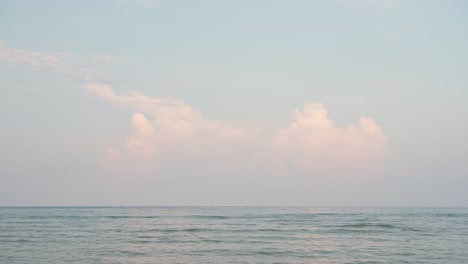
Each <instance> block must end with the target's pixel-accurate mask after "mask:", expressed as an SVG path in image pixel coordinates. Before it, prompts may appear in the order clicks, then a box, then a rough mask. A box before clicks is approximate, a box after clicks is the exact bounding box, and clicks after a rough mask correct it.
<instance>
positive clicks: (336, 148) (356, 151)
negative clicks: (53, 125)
mask: <svg viewBox="0 0 468 264" xmlns="http://www.w3.org/2000/svg"><path fill="white" fill-rule="evenodd" d="M85 88H86V89H88V90H89V91H92V92H94V93H95V94H97V95H99V96H100V97H102V98H103V99H105V100H107V101H111V102H115V103H118V104H120V105H122V106H124V107H128V108H131V109H133V110H136V111H138V113H135V114H134V115H133V117H132V126H133V132H132V133H131V135H129V136H128V139H127V141H126V143H125V144H122V145H121V146H118V147H110V148H109V151H108V154H107V158H106V160H107V161H108V162H111V163H112V162H113V161H112V157H113V156H116V153H118V154H119V155H118V156H119V160H118V162H114V163H113V165H116V166H119V165H122V164H127V165H128V164H132V163H134V162H135V159H134V157H139V159H138V162H139V164H140V166H141V165H142V164H141V163H140V162H141V161H142V160H146V161H147V162H148V163H149V164H152V165H155V164H169V163H172V162H173V161H174V160H177V161H179V163H180V164H185V165H186V166H189V164H197V168H198V169H204V168H206V167H209V166H210V164H213V163H214V162H216V163H221V164H225V166H224V170H227V171H228V170H239V168H242V167H246V168H248V169H249V170H252V169H254V170H257V171H265V172H267V173H269V174H272V175H273V174H275V175H291V174H296V175H304V176H310V177H316V178H320V177H322V176H327V177H332V176H333V177H338V176H340V175H344V176H346V175H362V176H363V177H369V176H375V175H377V174H378V173H379V169H381V167H382V162H383V153H384V149H385V145H386V142H387V136H386V135H385V133H384V132H383V130H382V128H381V127H380V126H379V125H378V124H377V123H376V122H375V120H373V119H372V118H370V117H361V118H360V119H359V122H358V123H357V124H350V125H348V126H344V127H339V126H336V125H335V124H334V123H333V121H332V120H331V119H330V118H329V117H328V113H327V110H326V108H325V106H324V105H323V104H321V103H318V104H305V105H304V107H303V109H297V110H295V111H294V112H293V115H292V120H291V122H290V123H289V124H287V125H285V126H284V127H282V128H280V129H278V130H277V131H274V132H266V131H269V130H268V129H263V130H261V129H258V128H252V127H248V126H243V125H236V124H229V123H225V122H219V121H213V120H209V119H206V118H205V117H204V116H203V115H202V114H201V113H200V112H198V111H196V110H194V109H193V108H192V107H191V106H189V105H188V104H186V103H184V102H182V101H179V100H174V99H163V98H154V97H150V96H147V95H144V94H142V93H139V92H129V93H128V94H125V95H119V94H117V93H116V92H115V91H114V90H113V89H112V88H111V87H110V86H108V85H102V84H95V83H89V84H86V85H85ZM122 155H123V156H124V157H125V158H124V160H122ZM157 167H158V166H153V167H152V168H153V169H154V170H155V171H152V172H153V173H155V174H157Z"/></svg>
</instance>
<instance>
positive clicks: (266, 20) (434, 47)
mask: <svg viewBox="0 0 468 264" xmlns="http://www.w3.org/2000/svg"><path fill="white" fill-rule="evenodd" d="M0 40H1V41H2V42H3V44H2V45H0V123H1V124H2V125H1V130H0V145H1V146H2V147H1V149H0V183H1V184H0V205H119V204H124V205H125V204H135V205H138V204H141V205H172V204H180V205H203V204H208V205H210V204H217V205H218V204H219V205H228V204H231V205H232V204H234V205H258V204H266V205H403V206H413V205H427V206H430V205H434V206H438V205H449V206H468V203H467V202H466V201H468V193H467V192H466V189H467V188H468V165H467V164H466V161H467V160H468V150H467V149H468V137H467V136H466V135H468V118H467V114H468V2H466V1H461V0H460V1H416V0H408V1H403V0H324V1H299V0H297V1H217V0H216V1H215V0H212V1H188V0H186V1H176V0H174V1H170V0H160V1H151V0H140V1H137V0H120V1H104V0H102V1H3V0H0ZM33 52H37V53H36V55H32V54H33ZM2 54H3V55H2ZM37 54H41V55H37ZM43 55H44V56H45V55H48V56H52V57H54V59H57V58H58V59H60V62H59V63H57V64H53V65H52V64H47V63H52V62H50V61H49V59H47V58H46V59H40V61H30V60H27V58H26V57H27V56H43ZM2 56H3V57H2ZM104 56H112V57H104ZM28 58H30V57H28ZM34 58H35V59H36V60H39V59H38V57H34ZM41 58H42V57H41ZM85 75H86V76H85ZM89 83H95V84H99V85H101V86H96V87H97V88H96V87H95V88H92V89H91V92H90V90H89V89H88V90H87V89H84V87H86V85H87V84H89ZM103 85H106V86H109V87H111V89H112V90H113V91H115V92H116V93H118V94H123V95H124V94H125V93H126V92H127V91H129V90H133V91H139V92H141V93H143V94H145V95H147V96H151V97H153V98H170V99H171V100H175V101H177V102H179V101H183V102H185V104H187V105H189V106H191V107H192V108H193V109H194V110H196V111H198V112H200V113H202V115H203V118H204V119H203V120H205V119H206V120H214V121H216V122H218V123H216V124H217V125H214V126H215V127H216V128H212V123H210V122H211V121H210V122H208V121H206V122H205V121H199V119H198V117H192V115H191V112H189V113H185V112H184V114H183V115H184V117H183V118H181V119H183V120H184V122H185V121H187V122H188V123H190V124H195V125H194V127H203V128H202V129H201V130H197V128H194V130H193V131H192V132H193V133H194V135H201V134H203V135H205V134H206V135H208V138H210V137H216V136H217V135H221V134H222V135H225V134H224V133H227V132H226V131H228V130H229V129H227V128H225V125H226V126H228V125H227V124H229V125H232V124H235V126H236V128H238V129H240V130H242V131H244V130H245V131H247V132H245V133H246V135H247V136H245V137H243V138H242V139H239V142H241V143H239V142H237V141H236V142H237V143H232V142H230V141H229V142H227V139H225V138H223V139H220V141H215V143H213V142H211V141H206V139H203V140H202V139H200V138H196V137H195V136H194V137H193V138H191V139H190V140H189V139H187V138H184V139H181V138H177V139H174V138H173V135H172V134H171V133H169V132H167V134H164V133H163V132H158V131H159V130H158V129H159V127H162V128H161V129H162V130H164V129H166V128H167V129H169V128H171V129H172V128H174V126H175V123H170V124H169V123H167V122H169V121H167V120H164V122H165V123H164V125H163V123H161V122H162V121H160V120H159V121H158V120H156V119H157V118H158V113H157V111H160V110H153V109H146V108H145V106H144V105H125V104H124V103H115V102H113V101H115V98H117V97H115V96H114V97H112V96H109V95H107V97H106V96H103V95H102V94H101V95H100V96H96V93H97V94H98V95H99V91H102V89H103V88H102V87H103ZM93 87H94V86H93ZM93 89H94V90H93ZM96 89H97V90H96ZM100 89H101V90H100ZM121 98H123V97H121ZM125 98H126V99H125V100H127V99H130V98H131V99H132V100H135V98H136V97H131V96H129V97H125ZM103 99H104V100H103ZM138 100H140V99H138ZM165 100H166V99H165ZM171 102H172V101H171ZM140 103H141V102H140ZM306 103H323V104H324V107H325V108H326V109H327V110H328V117H329V119H331V120H333V122H334V124H335V126H336V127H337V128H345V127H346V126H347V125H348V124H355V125H356V124H357V123H358V119H359V118H360V117H371V118H372V119H373V120H375V122H376V124H378V126H380V127H381V132H379V133H380V134H379V135H377V136H379V138H380V136H381V137H382V138H384V137H385V138H386V139H387V141H386V143H385V144H384V143H382V145H379V147H375V146H374V145H373V144H374V141H372V140H371V139H369V140H368V141H366V140H364V139H362V138H361V137H363V138H365V137H366V136H365V134H364V135H355V134H351V133H348V134H346V133H345V135H343V136H339V137H338V136H336V137H335V136H330V138H332V139H330V138H329V137H328V136H323V135H324V134H326V135H332V134H333V133H334V132H333V131H335V130H333V131H332V130H326V131H325V130H324V132H320V133H319V134H314V133H315V132H313V131H312V132H311V131H309V132H311V133H309V132H307V133H308V134H307V133H305V132H304V133H305V134H300V136H299V137H302V136H303V137H304V141H298V142H302V143H297V142H296V143H295V144H296V145H301V144H308V143H307V142H309V143H310V142H311V141H314V140H316V141H317V142H319V143H314V144H316V145H310V146H309V145H308V147H305V148H304V149H305V150H304V149H302V150H301V151H304V153H302V152H301V151H299V150H298V149H296V147H297V146H296V145H294V144H293V143H291V144H292V145H294V147H293V146H292V145H288V146H287V147H285V146H283V145H281V148H280V147H278V144H279V143H278V141H275V140H277V138H278V137H279V136H278V135H289V136H290V137H293V138H294V137H298V136H297V135H296V134H294V133H295V132H294V133H293V132H291V131H289V130H287V129H286V128H287V127H288V126H289V125H288V124H289V123H291V118H292V117H291V113H292V111H294V109H299V110H302V109H303V108H304V107H303V105H304V104H306ZM145 104H148V102H146V103H145ZM121 106H123V107H121ZM166 110H167V111H178V110H175V109H172V108H171V109H166ZM166 110H164V111H166ZM304 111H305V110H304ZM139 112H141V113H143V114H144V116H145V117H146V119H148V120H149V122H150V123H151V124H152V126H154V128H155V129H156V130H157V132H155V133H156V134H155V135H153V136H147V135H143V136H142V135H140V134H138V131H137V132H132V129H131V125H129V122H130V121H129V120H130V119H132V115H133V114H134V113H139ZM174 113H175V112H171V115H170V120H172V121H170V122H176V121H177V120H179V119H178V118H180V117H179V115H178V114H177V118H176V117H173V114H174ZM186 114H187V115H190V117H187V116H185V115H186ZM174 115H175V114H174ZM153 116H154V120H153V119H152V118H153ZM134 117H135V116H134ZM173 119H174V120H176V121H174V120H173ZM133 120H134V122H137V123H134V126H135V124H137V125H136V126H138V124H140V123H138V120H137V121H135V119H133ZM179 121H180V120H179ZM207 127H209V128H207ZM252 127H255V128H254V129H253V128H252ZM203 129H208V130H203ZM256 129H257V130H261V131H262V132H252V131H257V130H256ZM168 131H169V130H168ZM229 131H230V130H229ZM265 131H268V132H265ZM275 131H283V132H282V133H280V132H278V133H276V132H275ZM132 133H133V134H132ZM158 133H163V134H158ZM210 133H213V134H210ZM275 133H276V134H275ZM301 133H302V132H301ZM317 133H318V132H317ZM327 133H328V134H327ZM312 134H313V135H312ZM275 135H277V136H275ZM333 135H335V134H333ZM377 136H376V138H377ZM356 137H359V140H362V142H361V141H359V142H361V143H359V144H361V145H359V146H357V145H355V144H354V143H352V144H351V143H350V142H355V141H356V140H357V139H356ZM135 138H136V139H137V140H136V141H138V142H143V143H144V145H145V146H146V145H148V146H152V148H154V149H155V150H156V152H157V153H159V154H155V155H156V156H150V157H145V158H141V159H140V160H139V161H135V159H134V158H129V157H127V156H125V155H130V156H131V153H132V151H133V149H132V147H131V146H129V143H128V142H130V141H132V140H133V139H135ZM264 138H268V140H264ZM369 138H370V137H369ZM158 140H161V141H162V142H172V143H171V144H173V145H167V146H166V145H164V147H159V146H160V145H161V142H159V141H158ZM171 140H174V141H171ZM184 140H186V141H184ZM229 140H231V139H229ZM288 140H289V139H288ZM290 140H296V139H290ZM375 140H377V139H375ZM155 142H159V143H155ZM174 142H175V143H174ZM200 142H201V143H200ZM252 142H254V143H252ZM314 142H315V141H314ZM340 142H341V143H340ZM347 143H350V144H351V145H352V146H353V147H349V149H348V148H345V147H343V148H341V147H339V146H341V145H346V144H347ZM154 144H156V145H154ZM158 144H159V145H158ZM167 144H169V143H167ZM213 144H215V145H216V144H219V145H223V146H224V144H226V146H227V147H226V148H228V149H232V148H234V147H232V145H230V144H234V145H236V146H237V145H242V146H244V145H245V148H244V147H243V148H242V150H236V151H239V152H242V153H248V154H245V157H250V156H249V155H252V157H254V156H255V158H252V159H254V160H255V159H256V158H258V157H259V156H262V155H270V154H264V153H271V152H275V151H278V152H282V153H281V155H280V154H278V155H279V156H281V161H283V162H286V163H288V162H292V163H294V162H298V163H297V164H301V165H297V164H296V165H297V166H305V167H301V168H299V167H298V168H294V169H293V170H292V171H282V172H281V173H279V174H281V175H282V176H281V177H280V176H271V175H270V174H275V173H272V172H271V171H270V170H269V169H268V168H266V167H268V165H265V163H264V160H262V162H257V161H256V162H252V163H255V164H251V162H250V161H246V160H247V159H249V158H246V160H242V161H237V156H236V158H233V157H234V154H233V153H231V152H230V151H227V152H226V153H224V152H223V155H225V156H222V157H220V158H219V160H217V159H214V160H212V161H211V162H212V164H210V162H208V161H206V160H203V161H200V160H198V159H195V158H194V157H185V156H184V157H182V158H181V157H180V155H179V154H177V153H186V152H190V151H194V152H196V153H198V154H197V155H195V156H206V157H211V155H214V157H216V155H217V154H216V153H218V151H221V150H219V149H211V148H210V145H213ZM334 144H336V146H335V145H334ZM153 145H154V146H153ZM332 145H333V146H335V147H331V146H332ZM351 145H350V146H351ZM109 146H115V147H116V148H118V149H119V151H122V153H126V154H122V156H125V157H126V158H125V160H124V161H122V160H120V161H119V163H125V164H126V166H127V167H126V171H127V174H126V176H122V175H120V174H119V173H117V174H119V175H117V174H116V176H115V177H114V176H113V173H116V172H115V171H113V170H112V169H110V170H109V168H108V167H106V166H109V164H107V165H103V164H102V159H103V156H105V155H106V151H108V147H109ZM132 146H133V145H132ZM374 147H375V148H374ZM284 148H287V149H288V150H290V153H292V154H285V153H286V152H287V151H284ZM154 149H153V150H154ZM272 149H274V150H272ZM278 149H279V150H283V151H279V150H278ZM310 149H312V150H310ZM329 149H332V150H333V151H335V152H336V153H348V152H349V153H358V154H349V155H350V156H344V157H342V158H340V160H339V161H338V162H336V163H335V164H334V165H335V166H336V167H343V171H339V172H337V171H335V170H332V169H331V168H328V167H327V166H329V165H326V164H325V163H323V162H322V161H317V160H308V159H309V158H310V157H309V156H307V155H309V154H310V152H307V151H309V150H310V151H315V152H313V153H314V155H316V156H318V157H324V156H325V157H327V158H325V159H329V156H327V155H330V154H328V152H329ZM370 149H372V151H371V150H370ZM139 150H140V151H142V150H141V149H139ZM205 150H206V152H205ZM158 151H159V152H158ZM367 151H369V152H367ZM167 152H171V153H172V152H174V153H176V154H173V155H172V154H171V155H165V153H167ZM145 153H146V152H145ZM213 153H215V154H213ZM236 153H237V152H236ZM258 153H263V154H261V155H260V154H258ZM275 153H276V152H275ZM288 153H289V152H288ZM307 153H308V154H307ZM336 153H335V154H336ZM363 153H368V154H363ZM369 153H370V154H369ZM107 154H109V153H107ZM146 154H148V153H146ZM146 154H145V155H146ZM163 154H164V156H165V159H164V160H162V158H160V157H161V156H162V155H163ZM151 155H153V154H151ZM236 155H237V154H236ZM288 155H289V156H288ZM310 155H312V154H310ZM339 155H341V154H339ZM339 155H338V156H339ZM343 155H344V154H343ZM353 155H357V158H356V160H361V159H364V158H365V159H368V158H369V159H372V160H374V159H378V160H379V164H381V167H379V172H378V173H376V172H375V170H374V169H375V168H374V165H372V166H369V168H368V167H365V166H364V167H365V169H362V170H361V169H360V170H354V168H355V167H356V166H357V164H360V163H362V162H356V161H353V162H356V164H352V165H350V164H348V162H351V161H350V160H353V159H354V158H353V157H355V156H353ZM316 156H314V157H316ZM262 157H263V156H262ZM330 157H334V156H330ZM370 157H371V158H370ZM121 158H122V157H121ZM127 158H128V159H129V160H127ZM223 158H224V159H225V160H224V159H223ZM122 159H123V158H122ZM266 159H267V160H268V161H269V162H270V163H280V162H279V161H278V160H276V159H279V158H278V157H277V156H275V157H274V158H272V157H270V156H268V158H266ZM141 160H144V161H141ZM231 160H236V162H238V163H235V162H233V164H235V166H234V165H232V166H233V167H232V168H231V167H230V166H224V165H223V164H224V163H230V161H231ZM299 161H300V162H299ZM301 162H302V163H301ZM153 163H158V164H159V163H162V164H164V165H159V166H160V167H158V169H154V168H148V167H147V166H148V165H150V164H153ZM267 163H268V162H267ZM304 163H306V164H305V165H304ZM351 163H352V162H351ZM184 164H192V165H190V166H189V165H187V166H188V168H187V170H185V169H180V167H184V166H183V165H184ZM288 164H289V163H288ZM294 164H295V163H294ZM344 164H345V165H344ZM382 164H383V165H382ZM296 165H289V166H292V167H294V166H296ZM103 167H105V168H103ZM137 167H138V169H135V168H137ZM141 167H142V168H144V170H143V171H142V170H141ZM150 167H151V166H150ZM212 167H213V168H218V167H219V169H212ZM318 167H320V168H325V169H323V171H321V170H317V169H316V168H318ZM371 167H372V168H371ZM311 168H313V169H311ZM351 168H353V169H351ZM276 169H277V168H276ZM302 169H304V170H303V171H302ZM348 169H349V172H345V171H346V170H348ZM117 170H121V171H122V169H121V168H120V169H117ZM275 172H278V170H276V171H275ZM367 173H369V175H370V174H372V176H370V178H371V179H368V178H365V179H362V178H361V176H362V174H367ZM103 174H105V175H107V176H106V177H103V176H102V175H103ZM136 174H144V175H147V176H145V177H142V178H138V177H137V179H135V178H134V177H133V176H134V175H136ZM239 174H242V175H244V176H245V175H249V176H248V177H247V176H245V177H244V176H242V177H241V176H239ZM328 174H330V175H334V176H323V177H325V178H333V181H331V182H328V181H326V182H325V183H324V182H323V181H322V180H321V179H320V177H322V176H321V175H328ZM338 174H340V175H341V176H336V175H338ZM344 174H349V175H344ZM132 175H133V176H132ZM343 175H344V176H343ZM126 177H127V178H126ZM278 177H279V178H278ZM340 177H344V178H345V179H346V180H341V178H340ZM353 177H357V180H355V181H354V182H355V183H353V184H350V182H349V179H350V178H351V179H353ZM131 181H134V182H137V183H135V185H134V186H131V184H128V183H129V182H131ZM226 185H229V186H226Z"/></svg>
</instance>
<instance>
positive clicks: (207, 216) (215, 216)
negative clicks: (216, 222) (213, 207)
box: [188, 215, 230, 219]
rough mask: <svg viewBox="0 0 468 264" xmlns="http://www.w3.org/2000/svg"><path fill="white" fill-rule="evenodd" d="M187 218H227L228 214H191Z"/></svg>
mask: <svg viewBox="0 0 468 264" xmlns="http://www.w3.org/2000/svg"><path fill="white" fill-rule="evenodd" d="M188 217H189V218H199V219H229V218H230V217H229V216H224V215H191V216H188Z"/></svg>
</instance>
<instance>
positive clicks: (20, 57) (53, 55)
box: [0, 39, 127, 82]
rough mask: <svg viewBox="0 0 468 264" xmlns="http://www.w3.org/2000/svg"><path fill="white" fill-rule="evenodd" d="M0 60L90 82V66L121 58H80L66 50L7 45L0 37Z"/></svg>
mask: <svg viewBox="0 0 468 264" xmlns="http://www.w3.org/2000/svg"><path fill="white" fill-rule="evenodd" d="M0 61H6V62H9V63H18V64H23V65H28V66H31V67H34V68H36V69H38V70H41V71H44V72H48V73H53V74H56V75H59V76H63V77H66V78H69V79H72V80H74V81H78V82H92V81H95V80H96V79H97V77H96V76H94V75H93V74H92V73H93V70H91V69H90V68H91V66H93V65H95V64H103V63H105V64H120V63H124V62H127V60H125V59H123V58H118V57H115V56H109V55H96V56H94V59H87V60H86V59H85V60H80V59H78V58H75V56H74V55H73V54H71V53H67V52H40V51H33V50H27V49H18V48H11V47H8V46H7V45H6V44H5V42H4V41H2V40H1V39H0Z"/></svg>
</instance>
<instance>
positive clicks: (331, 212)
mask: <svg viewBox="0 0 468 264" xmlns="http://www.w3.org/2000/svg"><path fill="white" fill-rule="evenodd" d="M65 262H72V263H468V209H460V208H313V207H102V208H85V207H82V208H70V207H68V208H5V207H4V208H0V263H65Z"/></svg>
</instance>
